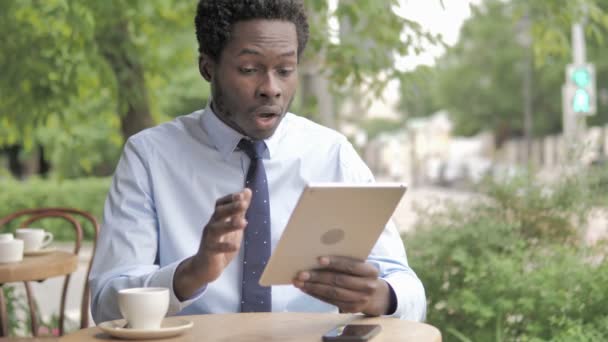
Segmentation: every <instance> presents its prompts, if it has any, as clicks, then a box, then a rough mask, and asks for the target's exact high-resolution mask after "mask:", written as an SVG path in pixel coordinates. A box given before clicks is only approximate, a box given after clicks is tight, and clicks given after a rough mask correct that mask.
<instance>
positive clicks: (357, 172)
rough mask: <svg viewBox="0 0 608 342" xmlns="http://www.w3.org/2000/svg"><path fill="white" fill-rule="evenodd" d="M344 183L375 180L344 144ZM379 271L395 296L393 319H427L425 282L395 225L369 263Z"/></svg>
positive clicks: (386, 231) (388, 228) (387, 229)
mask: <svg viewBox="0 0 608 342" xmlns="http://www.w3.org/2000/svg"><path fill="white" fill-rule="evenodd" d="M339 160H340V170H341V175H340V176H341V178H342V181H345V182H354V183H371V182H374V181H375V180H374V176H373V175H372V172H371V171H370V170H369V168H368V167H367V165H365V163H364V162H363V160H361V158H360V157H359V155H358V154H357V152H356V151H355V149H354V148H353V146H352V145H351V144H350V143H348V142H346V141H345V142H344V143H343V144H342V145H341V147H340V152H339ZM367 261H368V262H369V263H371V264H373V265H374V266H375V267H376V268H377V269H378V271H379V273H380V277H381V278H382V279H383V280H384V281H386V282H387V283H388V284H389V286H390V287H391V288H392V290H393V291H394V293H395V297H396V300H397V303H396V310H395V312H394V313H392V314H391V315H389V316H391V317H398V318H401V319H407V320H413V321H423V320H424V319H425V317H426V297H425V292H424V287H423V285H422V282H421V281H420V279H419V278H418V276H417V275H416V273H415V272H414V270H412V269H411V268H410V266H409V264H408V261H407V255H406V252H405V246H404V244H403V240H402V239H401V236H400V235H399V232H398V231H397V227H396V226H395V224H394V223H393V221H392V220H391V221H389V223H388V224H387V226H386V227H385V229H384V231H383V232H382V234H381V235H380V238H379V239H378V241H377V242H376V245H375V246H374V248H373V249H372V252H371V253H370V256H369V257H368V260H367Z"/></svg>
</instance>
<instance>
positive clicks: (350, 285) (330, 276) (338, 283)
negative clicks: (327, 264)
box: [296, 270, 378, 294]
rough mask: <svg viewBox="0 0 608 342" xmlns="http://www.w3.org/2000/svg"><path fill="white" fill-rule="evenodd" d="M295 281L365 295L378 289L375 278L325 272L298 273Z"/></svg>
mask: <svg viewBox="0 0 608 342" xmlns="http://www.w3.org/2000/svg"><path fill="white" fill-rule="evenodd" d="M372 279H373V280H372ZM296 280H298V281H302V282H312V283H320V284H326V285H330V286H334V287H339V288H343V289H349V290H353V291H356V292H363V293H366V294H373V293H374V292H375V291H376V290H377V287H378V286H377V282H376V281H375V280H376V278H375V277H374V278H364V277H359V276H352V275H349V274H346V273H340V272H332V271H326V270H314V271H305V272H300V273H298V275H297V278H296Z"/></svg>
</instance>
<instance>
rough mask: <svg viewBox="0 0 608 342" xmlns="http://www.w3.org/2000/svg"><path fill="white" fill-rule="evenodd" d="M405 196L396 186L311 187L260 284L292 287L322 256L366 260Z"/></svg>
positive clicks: (375, 184)
mask: <svg viewBox="0 0 608 342" xmlns="http://www.w3.org/2000/svg"><path fill="white" fill-rule="evenodd" d="M405 191H406V186H405V185H403V184H395V183H368V184H344V183H316V184H310V185H308V186H307V187H306V188H304V190H303V191H302V194H301V195H300V199H299V200H298V203H297V205H296V207H295V209H294V211H293V213H292V214H291V217H290V218H289V221H288V222H287V227H285V230H284V231H283V235H282V236H281V238H280V240H279V242H278V244H277V247H276V249H275V250H274V252H273V253H272V255H271V256H270V260H269V261H268V264H267V265H266V268H265V269H264V273H263V274H262V277H261V278H260V285H262V286H270V285H282V284H291V283H292V281H293V279H294V277H295V276H296V274H297V272H299V271H305V270H310V269H313V268H318V267H319V264H318V258H319V257H320V256H329V255H340V256H349V257H353V258H357V259H362V260H365V259H367V257H368V256H369V253H370V252H371V250H372V248H373V247H374V244H375V243H376V241H377V240H378V238H379V237H380V234H382V231H383V230H384V227H385V226H386V224H387V223H388V221H389V219H390V217H391V216H392V214H393V212H394V211H395V208H397V205H398V204H399V201H400V200H401V197H403V194H404V193H405Z"/></svg>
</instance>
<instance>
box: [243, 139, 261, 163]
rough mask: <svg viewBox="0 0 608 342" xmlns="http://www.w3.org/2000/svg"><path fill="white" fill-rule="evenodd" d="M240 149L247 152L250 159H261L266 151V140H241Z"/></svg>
mask: <svg viewBox="0 0 608 342" xmlns="http://www.w3.org/2000/svg"><path fill="white" fill-rule="evenodd" d="M239 148H240V149H241V150H243V151H245V153H247V155H248V156H249V158H250V159H261V158H262V155H263V154H264V151H266V143H265V142H264V140H249V139H241V141H240V142H239Z"/></svg>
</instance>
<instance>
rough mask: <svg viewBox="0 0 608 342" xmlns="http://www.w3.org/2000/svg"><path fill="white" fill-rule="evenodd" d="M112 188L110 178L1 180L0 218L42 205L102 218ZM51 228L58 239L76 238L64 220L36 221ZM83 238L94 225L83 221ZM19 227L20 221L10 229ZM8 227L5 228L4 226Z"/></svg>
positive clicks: (69, 239)
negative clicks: (74, 210)
mask: <svg viewBox="0 0 608 342" xmlns="http://www.w3.org/2000/svg"><path fill="white" fill-rule="evenodd" d="M109 187H110V179H108V178H82V179H78V180H63V181H49V180H40V179H31V180H28V181H27V182H17V181H10V180H5V181H0V189H2V191H0V217H4V216H6V215H8V214H10V213H13V212H15V211H18V210H22V209H28V208H41V207H72V208H77V209H81V210H84V211H87V212H90V213H91V214H92V215H93V216H95V217H96V218H97V219H101V217H102V210H103V204H104V201H105V197H106V195H107V192H108V189H109ZM36 225H39V226H40V227H42V228H45V229H48V230H49V231H51V232H52V233H53V235H54V237H55V239H56V240H64V241H73V239H74V236H75V235H74V230H73V229H72V227H71V225H70V224H69V223H66V222H65V221H63V220H62V219H47V220H43V221H40V222H38V223H36ZM81 225H82V228H83V230H84V237H85V238H86V239H91V238H92V236H93V230H92V229H93V228H92V227H91V226H90V224H88V223H87V221H84V220H83V221H81ZM15 228H17V222H15V223H13V224H11V226H10V227H9V228H8V229H9V230H10V229H15ZM4 230H6V229H4Z"/></svg>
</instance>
